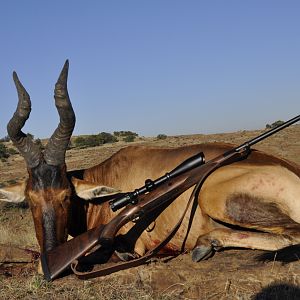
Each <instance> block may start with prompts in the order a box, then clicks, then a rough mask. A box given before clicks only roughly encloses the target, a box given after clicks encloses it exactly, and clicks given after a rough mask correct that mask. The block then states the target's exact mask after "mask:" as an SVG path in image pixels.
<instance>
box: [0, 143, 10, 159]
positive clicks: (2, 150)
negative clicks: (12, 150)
mask: <svg viewBox="0 0 300 300" xmlns="http://www.w3.org/2000/svg"><path fill="white" fill-rule="evenodd" d="M8 157H9V153H8V149H7V147H6V146H5V145H4V144H3V143H0V158H1V159H6V158H8Z"/></svg>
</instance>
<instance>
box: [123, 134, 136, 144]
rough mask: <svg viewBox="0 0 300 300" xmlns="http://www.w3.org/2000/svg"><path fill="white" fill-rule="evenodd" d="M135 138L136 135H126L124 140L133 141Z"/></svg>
mask: <svg viewBox="0 0 300 300" xmlns="http://www.w3.org/2000/svg"><path fill="white" fill-rule="evenodd" d="M134 140H135V136H134V135H127V136H126V137H124V138H123V141H124V142H126V143H131V142H133V141H134Z"/></svg>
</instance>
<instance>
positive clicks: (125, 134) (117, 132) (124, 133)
mask: <svg viewBox="0 0 300 300" xmlns="http://www.w3.org/2000/svg"><path fill="white" fill-rule="evenodd" d="M114 135H115V136H121V137H126V136H131V135H132V136H135V137H137V136H139V135H138V134H137V133H135V132H132V131H123V130H122V131H114Z"/></svg>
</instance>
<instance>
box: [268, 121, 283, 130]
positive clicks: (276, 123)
mask: <svg viewBox="0 0 300 300" xmlns="http://www.w3.org/2000/svg"><path fill="white" fill-rule="evenodd" d="M283 123H284V121H281V120H278V121H276V122H274V123H272V124H271V125H270V124H267V125H266V128H267V129H271V128H275V127H277V126H280V125H282V124H283Z"/></svg>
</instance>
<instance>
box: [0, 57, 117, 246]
mask: <svg viewBox="0 0 300 300" xmlns="http://www.w3.org/2000/svg"><path fill="white" fill-rule="evenodd" d="M68 69H69V63H68V61H66V63H65V65H64V67H63V69H62V71H61V73H60V76H59V78H58V80H57V82H56V84H55V89H54V98H55V105H56V108H57V111H58V114H59V118H60V121H59V125H58V127H57V128H56V130H55V131H54V133H53V135H52V136H51V138H50V139H49V141H48V143H47V145H46V147H45V150H44V151H43V152H42V150H41V149H40V147H39V146H38V145H37V144H35V143H34V141H33V140H32V139H31V138H30V137H29V136H27V135H26V134H25V133H23V132H22V130H21V129H22V127H23V126H24V124H25V122H26V120H27V119H28V118H29V114H30V111H31V101H30V97H29V95H28V93H27V92H26V90H25V88H24V87H23V85H22V84H21V82H20V81H19V79H18V76H17V74H16V73H15V72H14V73H13V79H14V82H15V85H16V88H17V92H18V98H19V101H18V106H17V109H16V111H15V113H14V115H13V117H12V118H11V120H10V121H9V123H8V125H7V132H8V135H9V137H10V138H11V140H12V142H13V143H14V145H15V146H16V147H17V149H18V150H19V152H20V153H21V155H22V156H23V157H24V159H25V162H26V165H27V170H28V179H27V181H26V182H23V183H18V184H16V185H13V186H9V187H4V188H1V189H0V200H3V201H8V202H21V201H23V200H25V199H27V201H28V202H29V206H30V209H31V212H32V216H33V221H34V226H35V232H36V237H37V240H38V243H39V246H40V249H41V252H44V251H48V250H51V249H52V248H53V247H55V246H57V245H58V244H60V243H63V242H65V241H66V239H67V234H68V221H69V220H68V219H69V217H70V207H71V203H72V201H73V200H72V199H73V197H72V196H73V195H72V193H73V192H75V193H76V194H77V195H78V196H79V197H80V198H83V199H86V200H89V199H92V198H95V197H101V196H103V195H108V194H115V193H116V192H117V191H116V190H115V189H113V188H109V187H105V186H102V185H99V184H96V183H91V182H86V181H84V180H79V179H76V178H72V180H69V179H68V176H67V170H66V163H65V154H66V149H67V146H68V144H69V142H70V138H71V135H72V132H73V129H74V126H75V114H74V111H73V108H72V104H71V102H70V98H69V95H68V90H67V78H68ZM75 221H77V222H78V221H80V220H75Z"/></svg>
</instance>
